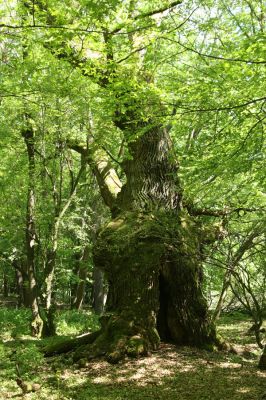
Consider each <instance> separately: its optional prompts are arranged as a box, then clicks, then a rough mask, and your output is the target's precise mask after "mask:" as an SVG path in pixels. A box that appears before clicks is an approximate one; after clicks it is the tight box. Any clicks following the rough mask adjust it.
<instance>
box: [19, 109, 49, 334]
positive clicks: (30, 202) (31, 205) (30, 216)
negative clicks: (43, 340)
mask: <svg viewBox="0 0 266 400" xmlns="http://www.w3.org/2000/svg"><path fill="white" fill-rule="evenodd" d="M25 122H26V126H25V128H24V129H23V130H22V137H23V138H24V141H25V144H26V147H27V155H28V179H29V181H28V196H27V213H26V233H25V247H26V258H27V279H28V284H29V303H30V308H31V311H32V321H31V332H32V335H33V336H37V337H41V336H42V330H43V324H44V323H43V320H42V318H41V316H40V312H39V305H38V300H37V282H36V277H35V245H36V231H35V139H34V131H33V128H32V126H31V124H30V122H29V116H28V115H25Z"/></svg>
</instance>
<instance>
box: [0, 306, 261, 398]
mask: <svg viewBox="0 0 266 400" xmlns="http://www.w3.org/2000/svg"><path fill="white" fill-rule="evenodd" d="M26 317H27V310H19V311H17V310H10V309H6V308H5V309H3V308H2V309H1V310H0V339H1V343H0V399H1V400H5V399H19V398H24V399H28V400H34V399H38V400H42V399H43V400H44V399H45V400H46V399H49V400H59V399H66V400H71V399H77V400H85V399H86V400H143V399H153V400H157V399H158V400H172V399H173V400H174V399H175V400H192V399H193V400H229V399H230V400H262V399H263V400H264V399H266V371H260V370H258V369H257V364H258V358H259V354H260V352H261V350H259V349H258V346H257V345H256V343H255V339H254V337H253V336H252V335H247V331H248V329H249V328H250V326H251V321H250V320H249V318H248V316H246V315H243V314H240V313H234V314H230V315H224V316H223V317H222V318H221V319H220V321H219V325H218V331H219V333H220V334H222V335H223V337H224V338H226V339H227V340H228V341H229V342H231V343H232V344H233V345H234V346H235V348H236V349H237V350H238V354H232V353H227V352H207V351H204V350H198V349H195V348H190V347H176V346H173V345H169V344H162V345H161V347H160V349H159V350H158V351H157V352H153V353H152V354H151V356H150V357H145V358H139V359H136V360H132V359H127V360H125V361H123V362H121V363H119V364H117V365H111V364H108V363H107V362H106V361H103V360H95V361H92V362H90V363H89V364H88V365H87V366H86V367H81V366H79V365H75V364H74V365H72V364H71V363H70V362H69V359H68V358H66V357H65V356H60V357H59V356H58V357H53V358H44V357H43V356H42V354H41V353H40V352H39V351H38V347H37V344H39V343H40V341H34V340H32V339H31V338H30V337H29V336H28V335H27V329H28V328H27V322H25V321H27V318H26ZM96 326H97V320H96V318H95V316H93V315H92V314H90V313H89V312H83V313H81V314H79V315H78V314H77V313H76V314H75V313H73V312H64V313H61V315H60V318H59V321H58V331H59V332H58V333H59V335H61V336H62V335H63V334H64V335H74V334H76V333H77V332H78V331H87V330H88V329H89V328H91V330H95V329H96ZM50 340H51V339H50ZM53 340H58V339H53ZM16 364H17V365H18V366H19V370H20V374H21V377H22V379H23V380H25V381H26V382H30V383H34V382H35V383H38V384H40V385H41V387H40V389H39V390H38V391H37V392H35V393H27V394H24V395H23V393H22V390H21V389H20V387H18V385H17V383H16V378H17V372H16Z"/></svg>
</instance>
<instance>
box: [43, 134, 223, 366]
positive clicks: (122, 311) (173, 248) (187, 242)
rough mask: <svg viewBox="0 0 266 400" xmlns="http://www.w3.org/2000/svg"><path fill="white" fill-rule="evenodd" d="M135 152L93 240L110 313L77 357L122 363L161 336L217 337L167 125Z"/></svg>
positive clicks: (202, 341)
mask: <svg viewBox="0 0 266 400" xmlns="http://www.w3.org/2000/svg"><path fill="white" fill-rule="evenodd" d="M130 151H131V157H132V158H131V159H130V160H127V161H126V162H125V164H124V170H125V172H126V177H127V182H126V184H125V185H124V186H123V188H122V190H121V192H120V193H119V195H118V198H117V202H116V217H115V218H113V219H112V221H111V222H110V223H108V224H107V226H105V227H104V228H103V229H102V230H101V231H100V233H99V235H98V239H97V241H96V244H95V247H94V262H95V266H96V267H98V268H100V269H102V270H103V271H104V272H105V274H106V277H107V280H108V282H109V293H108V302H107V313H106V315H104V316H103V317H101V319H100V321H101V324H102V328H101V330H100V332H99V335H98V336H97V337H96V339H95V340H94V341H93V343H91V342H90V344H89V345H88V346H85V347H84V345H83V346H82V347H81V348H80V349H78V350H76V358H79V357H82V358H83V357H88V358H90V357H93V356H95V355H103V354H104V355H105V356H106V357H107V359H108V360H109V361H110V362H117V361H119V360H120V359H122V358H123V357H124V356H125V355H129V356H138V355H145V354H148V352H149V351H150V350H155V349H157V348H158V346H159V343H160V339H162V340H164V341H171V342H174V343H176V344H186V345H196V346H206V347H209V348H210V347H211V348H212V347H213V346H214V345H218V344H219V343H218V340H217V338H216V333H215V329H214V327H213V325H212V324H211V322H210V320H209V317H208V312H207V303H206V301H205V298H204V296H203V294H202V289H201V284H202V269H201V264H200V260H201V254H200V247H201V246H200V232H199V230H198V228H197V225H196V224H195V222H194V221H193V220H192V218H191V217H190V216H189V215H188V213H187V212H186V211H185V210H184V209H183V208H182V196H181V187H180V184H179V181H178V179H177V172H178V165H177V163H176V162H175V161H174V160H173V159H172V157H171V154H170V153H171V143H170V139H169V136H168V131H167V129H165V128H163V127H161V126H158V127H156V128H152V129H150V130H149V131H148V132H146V133H145V134H144V135H142V136H141V137H140V138H138V139H137V140H135V141H134V142H133V143H131V145H130ZM54 351H56V349H54V348H53V349H51V350H48V353H51V352H54Z"/></svg>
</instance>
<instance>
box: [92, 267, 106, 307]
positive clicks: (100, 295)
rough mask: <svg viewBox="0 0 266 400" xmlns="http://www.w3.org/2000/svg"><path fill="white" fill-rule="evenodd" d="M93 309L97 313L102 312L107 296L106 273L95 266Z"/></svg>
mask: <svg viewBox="0 0 266 400" xmlns="http://www.w3.org/2000/svg"><path fill="white" fill-rule="evenodd" d="M92 277H93V309H94V311H95V313H96V314H99V315H100V314H102V313H103V311H104V306H105V303H106V298H107V289H106V285H105V279H104V273H103V271H101V270H100V269H99V268H97V267H95V266H94V267H93V276H92Z"/></svg>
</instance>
